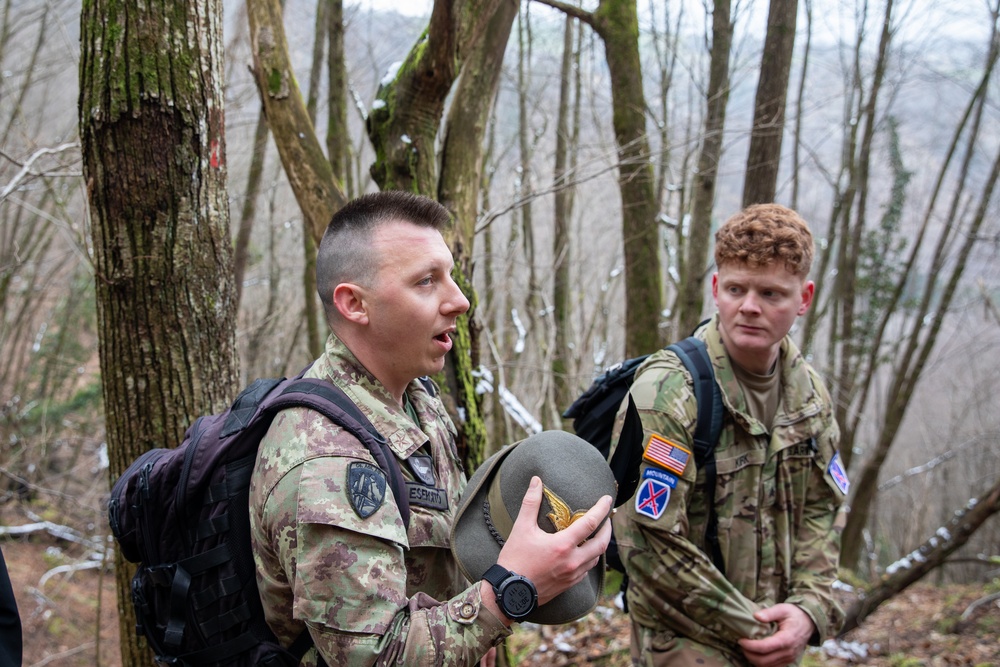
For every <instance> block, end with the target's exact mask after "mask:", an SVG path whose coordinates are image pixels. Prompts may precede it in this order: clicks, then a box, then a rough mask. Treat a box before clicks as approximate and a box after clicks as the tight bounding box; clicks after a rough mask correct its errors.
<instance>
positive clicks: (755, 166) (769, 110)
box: [743, 0, 799, 206]
mask: <svg viewBox="0 0 1000 667" xmlns="http://www.w3.org/2000/svg"><path fill="white" fill-rule="evenodd" d="M798 9H799V5H798V0H771V4H770V8H769V9H768V13H767V34H766V37H765V38H764V53H763V55H762V56H761V61H760V78H759V80H758V81H757V97H756V99H755V100H754V112H753V130H752V131H751V134H750V152H749V155H748V156H747V168H746V176H745V180H744V182H743V206H749V205H750V204H761V203H766V202H772V201H774V196H775V192H776V189H777V183H778V166H779V165H780V162H781V139H782V135H783V134H784V130H785V100H786V99H787V97H788V77H789V72H790V71H791V68H792V50H793V49H794V47H795V22H796V17H797V15H798Z"/></svg>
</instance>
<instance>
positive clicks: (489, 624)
mask: <svg viewBox="0 0 1000 667" xmlns="http://www.w3.org/2000/svg"><path fill="white" fill-rule="evenodd" d="M448 615H449V616H450V617H451V620H452V621H454V622H455V623H459V624H461V625H472V624H475V625H476V626H478V627H479V628H480V629H481V630H482V632H483V637H484V638H489V640H490V641H489V645H490V646H496V645H498V644H500V643H501V642H502V641H503V640H504V639H506V638H507V637H509V636H510V634H511V632H512V630H511V629H510V628H508V627H507V626H506V625H504V623H503V622H502V621H501V620H500V619H499V618H497V617H496V615H494V614H493V612H491V611H490V610H489V608H488V607H486V605H484V604H483V598H482V595H480V592H479V582H476V583H474V584H473V585H471V586H469V588H467V589H466V590H465V592H464V593H462V594H460V595H458V596H456V597H454V598H452V599H451V601H450V602H449V603H448Z"/></svg>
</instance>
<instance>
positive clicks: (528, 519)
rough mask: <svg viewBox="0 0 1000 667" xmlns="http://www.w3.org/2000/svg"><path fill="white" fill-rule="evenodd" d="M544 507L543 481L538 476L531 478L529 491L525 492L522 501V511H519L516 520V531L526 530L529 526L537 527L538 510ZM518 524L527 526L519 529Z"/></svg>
mask: <svg viewBox="0 0 1000 667" xmlns="http://www.w3.org/2000/svg"><path fill="white" fill-rule="evenodd" d="M541 507H542V480H541V479H540V478H539V477H538V476H537V475H536V476H534V477H532V478H531V482H530V483H529V484H528V490H527V491H525V492H524V499H523V500H521V509H519V510H518V511H517V518H516V519H514V530H526V529H527V526H529V525H532V526H533V525H537V523H538V510H539V509H541ZM518 524H525V526H522V527H521V528H518Z"/></svg>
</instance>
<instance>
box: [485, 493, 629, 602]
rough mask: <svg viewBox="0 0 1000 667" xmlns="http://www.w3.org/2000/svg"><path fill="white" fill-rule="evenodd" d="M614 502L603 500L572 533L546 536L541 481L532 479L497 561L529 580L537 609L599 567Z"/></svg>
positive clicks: (607, 537) (577, 521) (581, 518)
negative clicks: (542, 524) (541, 524)
mask: <svg viewBox="0 0 1000 667" xmlns="http://www.w3.org/2000/svg"><path fill="white" fill-rule="evenodd" d="M611 503H612V498H611V496H602V497H601V499H600V500H598V501H597V503H596V504H595V505H594V506H593V507H591V508H590V509H589V510H588V511H587V513H586V514H584V515H583V516H582V517H580V518H579V519H577V520H576V521H574V522H573V523H572V524H570V526H569V527H568V528H566V529H564V530H561V531H559V532H557V533H547V532H545V531H544V530H542V529H541V528H539V527H538V512H539V510H540V508H541V506H542V481H541V479H539V478H538V477H533V478H532V479H531V484H529V485H528V490H527V492H526V493H525V494H524V500H523V501H522V502H521V509H520V511H519V512H518V514H517V519H516V520H515V521H514V527H513V528H512V529H511V533H510V537H508V538H507V541H506V543H505V544H504V546H503V549H501V550H500V556H499V557H498V558H497V562H498V563H500V564H501V565H503V566H504V567H505V568H507V569H508V570H511V571H513V572H517V573H518V574H520V575H523V576H525V577H527V578H528V579H531V581H532V582H533V583H534V584H535V589H536V590H537V591H538V604H540V605H542V604H545V603H546V602H548V601H549V600H551V599H552V598H554V597H555V596H557V595H559V594H560V593H562V592H563V591H565V590H566V589H568V588H569V587H571V586H573V585H575V584H577V583H579V582H580V581H582V580H583V578H584V577H585V576H586V575H587V572H589V571H590V570H591V569H593V568H594V566H595V565H597V563H598V561H599V560H600V557H601V554H603V553H604V551H605V550H606V549H607V548H608V542H610V541H611V522H610V521H606V520H605V519H607V518H608V517H609V515H610V512H611ZM598 526H600V529H598ZM594 531H597V532H596V533H595V532H594ZM592 534H593V536H592V537H591V535H592Z"/></svg>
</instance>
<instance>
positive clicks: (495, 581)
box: [480, 563, 511, 590]
mask: <svg viewBox="0 0 1000 667" xmlns="http://www.w3.org/2000/svg"><path fill="white" fill-rule="evenodd" d="M510 574H511V572H510V570H508V569H507V568H505V567H504V566H503V565H501V564H500V563H494V564H493V565H490V566H489V568H488V569H487V570H486V572H484V573H483V576H482V577H480V579H485V580H486V582H487V583H488V584H490V585H491V586H493V590H497V589H499V588H500V584H502V583H503V582H504V580H505V579H506V578H507V577H509V576H510Z"/></svg>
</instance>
